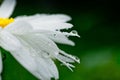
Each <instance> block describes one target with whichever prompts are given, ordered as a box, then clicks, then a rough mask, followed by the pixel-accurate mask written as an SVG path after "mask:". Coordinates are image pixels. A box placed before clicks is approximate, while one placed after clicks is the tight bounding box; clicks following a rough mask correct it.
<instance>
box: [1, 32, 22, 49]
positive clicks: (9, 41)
mask: <svg viewBox="0 0 120 80" xmlns="http://www.w3.org/2000/svg"><path fill="white" fill-rule="evenodd" d="M0 46H1V47H3V48H4V49H5V50H7V51H14V50H17V49H19V48H20V46H21V44H20V42H19V41H18V39H17V38H16V37H15V36H13V35H12V34H11V33H9V32H7V31H5V30H2V31H1V32H0Z"/></svg>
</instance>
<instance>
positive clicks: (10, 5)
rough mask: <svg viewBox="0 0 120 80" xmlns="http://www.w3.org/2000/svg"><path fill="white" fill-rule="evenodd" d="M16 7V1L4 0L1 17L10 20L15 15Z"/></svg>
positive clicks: (0, 10)
mask: <svg viewBox="0 0 120 80" xmlns="http://www.w3.org/2000/svg"><path fill="white" fill-rule="evenodd" d="M15 5H16V0H4V2H3V3H2V5H1V6H0V17H4V18H8V17H10V16H11V14H12V13H13V10H14V8H15Z"/></svg>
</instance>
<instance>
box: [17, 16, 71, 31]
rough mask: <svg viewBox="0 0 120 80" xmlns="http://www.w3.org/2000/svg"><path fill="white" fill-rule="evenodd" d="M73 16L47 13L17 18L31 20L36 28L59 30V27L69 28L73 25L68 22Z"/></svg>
mask: <svg viewBox="0 0 120 80" xmlns="http://www.w3.org/2000/svg"><path fill="white" fill-rule="evenodd" d="M70 19H71V18H70V17H69V16H67V15H63V14H55V15H47V14H41V15H40V14H37V15H34V16H22V17H18V18H16V20H25V21H27V22H29V23H30V24H31V25H32V26H33V28H34V29H37V30H38V29H42V30H59V29H68V28H71V27H72V26H73V25H72V24H70V23H66V21H69V20H70Z"/></svg>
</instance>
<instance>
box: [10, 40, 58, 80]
mask: <svg viewBox="0 0 120 80" xmlns="http://www.w3.org/2000/svg"><path fill="white" fill-rule="evenodd" d="M21 42H22V43H24V47H23V48H21V49H20V50H18V51H15V52H11V54H12V55H13V56H14V57H15V58H16V60H18V62H20V63H21V64H22V66H24V67H25V68H26V69H27V70H28V71H30V72H31V73H32V74H33V75H34V76H36V77H37V78H38V79H41V80H50V79H51V78H52V77H54V78H58V72H57V68H56V67H55V66H54V64H53V63H52V62H50V59H48V58H42V56H41V55H40V54H38V53H36V52H33V50H32V49H33V48H31V46H29V47H28V46H26V45H25V44H27V43H25V42H23V41H21ZM41 54H42V53H41ZM47 59H48V60H49V61H47ZM48 62H49V63H48ZM48 66H50V67H48ZM52 70H54V73H55V74H54V73H53V71H52Z"/></svg>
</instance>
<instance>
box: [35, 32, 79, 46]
mask: <svg viewBox="0 0 120 80" xmlns="http://www.w3.org/2000/svg"><path fill="white" fill-rule="evenodd" d="M35 32H36V33H39V34H44V35H45V36H47V37H48V38H50V39H51V40H53V41H55V42H57V43H61V44H67V45H72V46H74V45H75V44H74V42H73V41H71V40H69V39H68V37H69V36H78V37H79V35H78V34H77V33H72V32H70V33H68V32H60V31H50V30H37V31H35Z"/></svg>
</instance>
